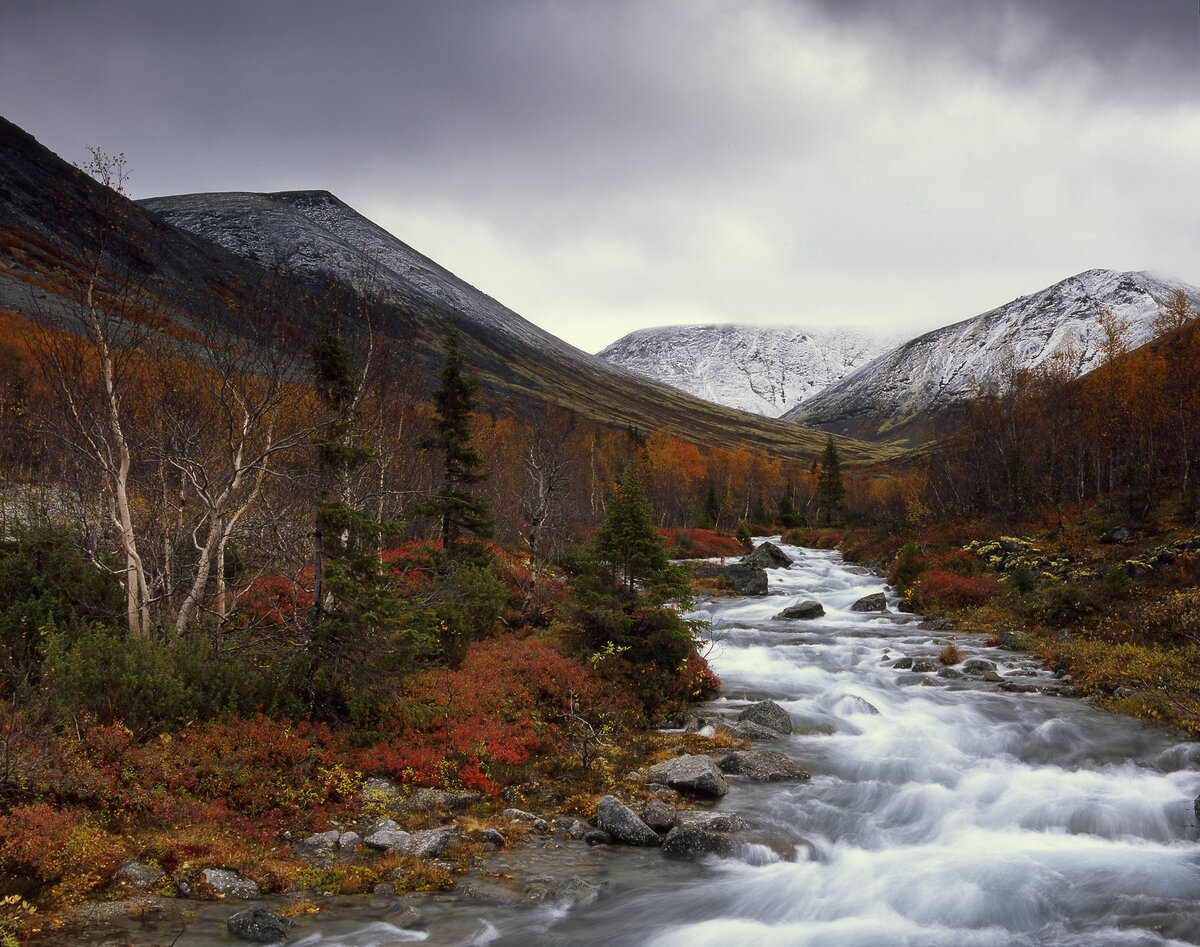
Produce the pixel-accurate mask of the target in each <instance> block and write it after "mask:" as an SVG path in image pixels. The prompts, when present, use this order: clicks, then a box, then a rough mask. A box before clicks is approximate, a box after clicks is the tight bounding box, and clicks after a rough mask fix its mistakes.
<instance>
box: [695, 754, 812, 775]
mask: <svg viewBox="0 0 1200 947" xmlns="http://www.w3.org/2000/svg"><path fill="white" fill-rule="evenodd" d="M717 765H718V766H720V767H721V772H723V773H726V774H728V775H730V776H745V777H747V778H748V779H753V780H755V781H756V782H761V783H770V782H778V781H779V780H783V779H797V780H804V779H812V774H811V773H809V772H808V770H806V769H805V768H804V767H803V766H801V765H800V764H799V763H797V762H796V761H795V760H794V759H792V758H791V757H790V756H785V755H784V754H783V753H780V752H779V751H778V750H734V752H732V753H726V754H725V755H724V756H722V757H721V758H720V759H719V760H718V761H717Z"/></svg>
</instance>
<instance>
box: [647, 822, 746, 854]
mask: <svg viewBox="0 0 1200 947" xmlns="http://www.w3.org/2000/svg"><path fill="white" fill-rule="evenodd" d="M734 848H735V844H734V842H733V840H732V839H730V838H727V837H726V836H724V835H719V834H718V833H716V832H709V831H706V830H705V829H699V828H692V827H690V826H679V827H677V828H674V829H671V831H670V832H668V833H667V837H666V838H665V839H663V854H664V855H666V856H667V857H668V858H683V859H688V860H695V859H697V858H703V857H704V856H706V855H719V856H722V857H728V856H730V855H732V854H733V851H734Z"/></svg>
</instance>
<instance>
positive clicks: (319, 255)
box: [138, 191, 592, 360]
mask: <svg viewBox="0 0 1200 947" xmlns="http://www.w3.org/2000/svg"><path fill="white" fill-rule="evenodd" d="M138 203H139V204H141V205H142V206H143V207H145V208H146V209H147V210H150V211H152V212H154V213H155V214H157V215H158V216H159V217H162V218H163V219H164V220H166V221H168V222H169V223H171V224H173V225H174V226H176V227H178V228H180V229H181V230H186V231H190V232H192V233H196V234H200V235H202V236H204V237H206V238H207V239H209V240H212V241H213V242H214V243H217V244H219V245H220V246H222V247H224V248H225V249H227V250H231V251H232V252H233V253H235V254H237V255H238V256H243V257H250V258H251V259H254V260H256V261H257V262H259V263H262V264H265V265H267V266H281V267H284V268H286V269H289V270H293V271H297V272H301V273H307V274H311V275H316V276H328V277H333V278H335V279H340V280H345V281H348V282H350V283H351V284H352V285H354V286H355V288H356V289H358V290H360V291H363V292H367V293H379V294H382V295H384V296H385V297H387V298H388V299H390V300H391V301H393V302H399V303H401V304H407V305H412V306H418V307H429V308H432V309H434V310H435V311H445V312H449V311H454V312H456V313H457V314H458V315H459V317H460V318H461V319H462V320H463V321H465V322H474V323H477V324H479V325H482V326H486V327H488V328H490V329H494V330H499V331H500V332H502V333H504V334H506V335H510V336H514V337H515V338H517V339H520V340H521V341H522V342H526V343H530V344H533V345H537V346H540V347H546V348H550V349H552V350H554V351H556V352H558V353H560V354H568V353H569V354H570V355H571V356H572V357H573V358H583V359H585V360H590V359H592V356H591V355H588V354H587V353H586V352H583V351H581V350H579V349H576V348H574V347H573V346H571V345H568V344H567V343H566V342H564V341H562V340H561V339H559V338H558V337H556V336H554V335H551V334H550V333H549V332H545V331H543V330H542V329H539V328H538V327H537V326H535V325H533V323H531V322H529V321H527V320H525V319H523V318H522V317H521V316H519V315H517V313H515V312H513V311H512V310H511V309H509V308H508V307H507V306H504V305H502V304H501V303H499V302H497V301H496V300H495V299H493V298H492V297H491V296H488V295H487V294H485V293H483V292H481V291H480V290H477V289H475V287H473V286H471V285H470V284H468V283H466V282H464V281H463V280H461V279H459V278H458V277H457V276H455V275H454V274H453V273H451V272H450V271H449V270H447V269H446V268H445V267H443V266H441V265H439V264H437V263H435V262H434V261H433V260H431V259H430V258H429V257H427V256H425V255H424V254H422V253H419V252H417V251H416V250H414V249H413V248H412V247H410V246H409V245H408V244H406V243H404V242H403V241H401V240H398V239H397V238H396V237H394V236H392V234H390V233H388V232H387V231H386V230H384V229H383V228H382V227H380V226H378V225H377V224H375V223H373V222H371V221H370V220H368V219H367V218H366V217H364V216H362V214H360V213H358V211H356V210H354V208H352V207H351V206H350V205H348V204H346V203H344V202H343V201H341V200H339V199H338V198H337V197H335V196H334V195H333V194H330V193H329V192H328V191H278V192H275V193H272V194H255V193H248V192H227V193H213V194H180V195H175V196H171V197H153V198H148V199H146V200H142V201H139V202H138Z"/></svg>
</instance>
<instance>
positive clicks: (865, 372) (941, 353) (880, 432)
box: [784, 269, 1200, 439]
mask: <svg viewBox="0 0 1200 947" xmlns="http://www.w3.org/2000/svg"><path fill="white" fill-rule="evenodd" d="M1178 290H1183V291H1184V292H1185V293H1186V294H1187V295H1188V297H1189V298H1190V299H1191V301H1192V304H1193V305H1196V304H1197V303H1198V302H1200V288H1197V287H1195V286H1189V285H1187V284H1185V283H1180V282H1178V281H1177V280H1172V279H1167V278H1164V277H1158V276H1154V275H1151V274H1149V273H1144V272H1130V273H1118V272H1114V271H1113V270H1099V269H1098V270H1087V271H1085V272H1083V273H1080V274H1078V275H1077V276H1072V277H1070V278H1068V279H1065V280H1062V281H1061V282H1058V283H1055V284H1054V285H1053V286H1050V287H1048V288H1046V289H1043V290H1041V291H1040V292H1037V293H1032V294H1031V295H1028V296H1022V297H1020V298H1019V299H1015V300H1013V301H1012V302H1010V303H1008V304H1006V305H1004V306H1000V307H998V308H996V309H993V310H991V311H989V312H985V313H982V314H981V315H978V316H975V317H974V318H971V319H967V320H965V321H963V322H958V323H955V324H954V325H950V326H946V327H945V328H942V329H936V330H935V331H933V332H928V333H926V334H925V335H922V336H919V337H918V338H915V339H912V340H911V341H909V342H906V343H904V344H903V345H901V346H899V347H898V348H896V349H893V350H892V351H890V352H887V353H886V354H884V355H881V356H879V357H878V358H876V359H875V360H874V361H872V362H870V363H869V364H867V365H864V366H863V367H861V368H859V369H858V370H856V371H855V372H853V373H851V374H849V375H847V376H846V377H845V378H843V379H842V380H841V381H840V382H838V383H837V384H835V385H832V386H831V387H829V388H828V389H826V390H825V391H823V392H821V393H820V394H818V395H817V396H816V397H814V398H812V399H811V400H809V401H806V402H805V403H804V404H802V405H800V406H798V407H796V408H793V409H792V410H790V411H789V412H787V414H785V415H784V417H785V419H787V420H794V421H798V422H799V423H802V424H806V425H813V426H817V427H821V428H824V429H826V430H830V431H835V432H838V433H852V434H854V435H856V436H859V437H866V438H871V439H875V438H887V437H901V438H903V437H904V435H905V433H907V434H908V435H909V436H910V437H911V436H912V435H915V434H919V433H923V432H924V431H926V430H928V429H930V428H933V429H936V428H937V427H938V421H939V420H940V419H941V418H942V417H944V416H945V412H946V411H947V410H951V409H953V408H954V407H956V406H957V405H959V404H961V403H963V402H964V401H966V400H968V399H969V398H970V397H971V395H972V393H973V392H975V391H977V390H978V389H979V388H980V387H989V386H994V385H1002V384H1003V383H1004V382H1005V380H1006V379H1008V378H1011V376H1012V375H1013V373H1014V372H1016V371H1018V370H1021V369H1032V368H1036V367H1037V366H1039V365H1041V364H1042V363H1043V362H1045V361H1046V360H1047V359H1049V358H1050V357H1051V356H1053V355H1055V354H1056V353H1068V354H1069V358H1070V364H1071V367H1072V371H1073V372H1074V374H1075V376H1079V375H1083V374H1086V373H1087V372H1089V371H1091V370H1092V369H1093V368H1095V367H1096V366H1097V365H1098V364H1099V362H1100V359H1101V339H1102V335H1103V332H1102V329H1101V326H1100V313H1101V312H1102V311H1105V310H1107V311H1109V312H1111V313H1112V314H1113V315H1114V316H1116V317H1117V318H1118V319H1119V320H1124V321H1125V322H1126V323H1127V324H1128V327H1129V328H1128V336H1127V338H1128V342H1129V345H1130V347H1136V346H1138V345H1141V344H1142V343H1144V342H1147V341H1149V340H1150V339H1151V338H1152V336H1153V334H1154V330H1153V328H1152V322H1153V320H1154V318H1155V316H1156V315H1157V314H1158V312H1159V310H1160V309H1161V308H1162V306H1163V305H1164V304H1165V303H1166V302H1167V300H1168V298H1169V297H1170V296H1171V295H1172V294H1174V293H1175V292H1176V291H1178Z"/></svg>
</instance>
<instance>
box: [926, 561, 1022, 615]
mask: <svg viewBox="0 0 1200 947" xmlns="http://www.w3.org/2000/svg"><path fill="white" fill-rule="evenodd" d="M1005 590H1006V586H1005V585H1004V583H1003V582H1001V581H999V580H998V579H993V578H990V577H988V576H975V577H971V576H962V575H957V574H955V573H953V572H946V571H944V570H941V569H927V570H926V571H924V572H922V573H921V574H920V576H918V578H917V580H916V581H915V582H914V583H913V585H912V589H911V590H910V592H909V602H910V604H911V605H912V607H913V608H914V609H916V610H917V611H919V612H934V613H936V612H939V611H945V610H946V609H958V608H971V607H973V606H976V605H985V604H987V603H988V602H990V601H991V600H992V599H994V598H996V597H997V596H999V595H1002V594H1004V592H1005Z"/></svg>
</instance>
